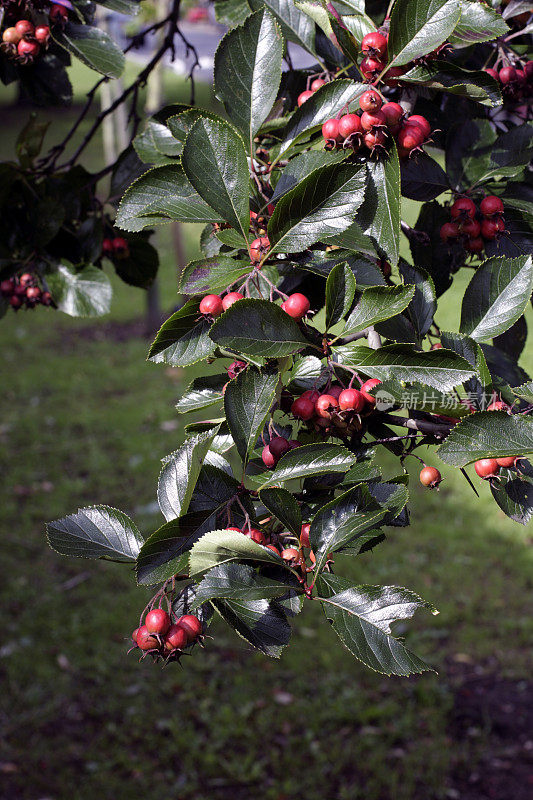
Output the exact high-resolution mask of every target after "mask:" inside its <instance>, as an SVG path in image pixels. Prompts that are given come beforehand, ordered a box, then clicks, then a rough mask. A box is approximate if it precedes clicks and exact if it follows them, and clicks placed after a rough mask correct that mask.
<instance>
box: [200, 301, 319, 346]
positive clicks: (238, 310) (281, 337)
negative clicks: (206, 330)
mask: <svg viewBox="0 0 533 800" xmlns="http://www.w3.org/2000/svg"><path fill="white" fill-rule="evenodd" d="M210 336H211V339H212V340H213V342H215V343H216V344H218V345H220V346H221V347H224V348H226V349H229V350H232V351H235V352H237V353H245V354H249V355H250V356H266V357H268V358H276V357H279V356H287V355H290V354H291V353H295V352H297V351H298V350H302V349H303V347H305V346H306V344H307V343H306V340H305V339H304V337H303V334H302V332H301V331H300V328H299V327H298V325H297V324H296V322H295V321H294V320H293V319H292V318H291V317H289V315H288V314H286V313H285V312H284V311H283V310H282V309H281V308H280V307H279V306H277V305H275V303H270V302H269V301H268V300H240V301H239V302H238V303H234V304H233V305H232V306H230V308H229V309H228V310H227V311H226V312H225V313H224V314H223V315H222V316H221V317H220V319H218V320H217V321H216V322H215V324H214V325H213V327H212V328H211V330H210Z"/></svg>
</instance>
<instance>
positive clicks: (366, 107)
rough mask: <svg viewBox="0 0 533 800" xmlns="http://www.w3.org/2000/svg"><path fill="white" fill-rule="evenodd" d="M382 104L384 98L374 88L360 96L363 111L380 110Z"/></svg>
mask: <svg viewBox="0 0 533 800" xmlns="http://www.w3.org/2000/svg"><path fill="white" fill-rule="evenodd" d="M382 105H383V100H382V99H381V95H379V94H378V93H377V92H376V91H375V90H374V89H369V90H368V92H365V93H364V94H362V95H361V97H360V98H359V106H360V108H361V111H379V109H380V108H381V106H382Z"/></svg>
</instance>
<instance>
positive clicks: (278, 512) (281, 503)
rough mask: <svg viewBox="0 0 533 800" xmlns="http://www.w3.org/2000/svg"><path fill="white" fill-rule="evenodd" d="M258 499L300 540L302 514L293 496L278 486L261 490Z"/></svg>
mask: <svg viewBox="0 0 533 800" xmlns="http://www.w3.org/2000/svg"><path fill="white" fill-rule="evenodd" d="M259 499H260V500H261V502H262V503H263V505H264V506H265V507H266V508H267V509H268V510H269V511H271V512H272V514H274V516H275V517H277V519H279V521H280V522H281V523H282V524H283V525H284V526H285V527H286V528H288V529H289V530H290V531H292V533H294V535H295V536H298V538H300V532H301V528H302V514H301V511H300V506H299V505H298V503H297V502H296V499H295V497H294V495H292V494H291V493H290V492H288V491H287V489H281V488H280V487H279V486H278V487H274V488H272V489H262V490H261V491H260V493H259Z"/></svg>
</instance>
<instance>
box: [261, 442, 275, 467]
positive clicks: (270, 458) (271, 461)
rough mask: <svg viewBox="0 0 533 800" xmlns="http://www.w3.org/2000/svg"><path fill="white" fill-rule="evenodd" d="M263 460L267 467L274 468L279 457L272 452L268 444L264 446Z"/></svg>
mask: <svg viewBox="0 0 533 800" xmlns="http://www.w3.org/2000/svg"><path fill="white" fill-rule="evenodd" d="M261 460H262V462H263V464H264V465H265V467H268V469H272V468H273V467H275V466H276V461H277V458H276V457H275V455H274V453H272V452H271V450H270V446H269V445H268V444H266V445H265V446H264V447H263V450H262V452H261Z"/></svg>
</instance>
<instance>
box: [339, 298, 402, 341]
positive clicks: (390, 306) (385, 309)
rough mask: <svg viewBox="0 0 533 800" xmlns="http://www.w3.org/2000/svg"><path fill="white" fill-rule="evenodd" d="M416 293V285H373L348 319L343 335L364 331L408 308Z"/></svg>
mask: <svg viewBox="0 0 533 800" xmlns="http://www.w3.org/2000/svg"><path fill="white" fill-rule="evenodd" d="M414 293H415V287H414V286H371V287H369V288H368V289H365V290H364V292H363V294H362V295H361V299H360V300H359V302H358V303H357V305H356V306H355V308H354V309H353V311H352V313H351V314H350V316H349V317H348V319H347V320H346V326H345V328H344V330H343V333H342V335H343V336H347V335H349V334H351V333H356V332H357V331H362V330H364V329H365V328H368V327H369V326H370V325H376V324H377V323H378V322H381V321H382V320H385V319H389V318H390V317H394V316H395V315H396V314H399V313H400V312H401V311H403V310H404V308H407V306H408V305H409V303H410V301H411V300H412V298H413V296H414Z"/></svg>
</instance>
